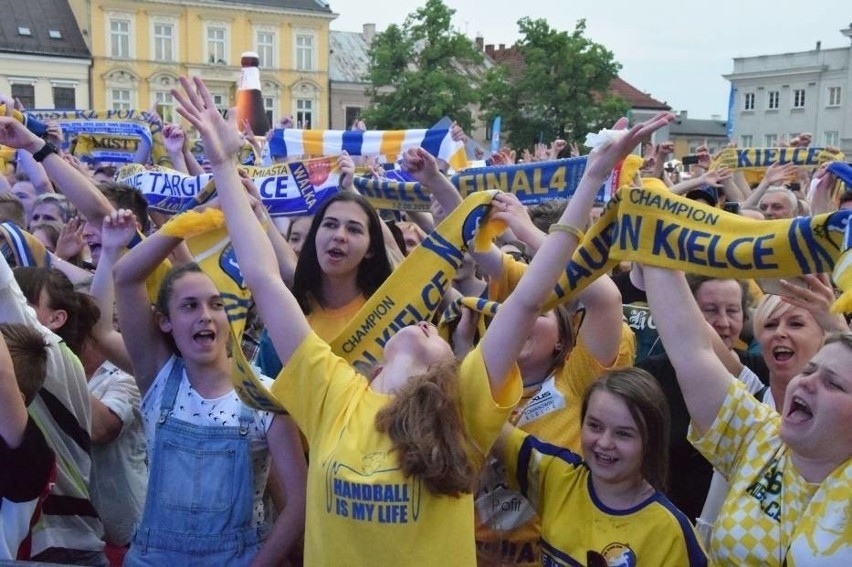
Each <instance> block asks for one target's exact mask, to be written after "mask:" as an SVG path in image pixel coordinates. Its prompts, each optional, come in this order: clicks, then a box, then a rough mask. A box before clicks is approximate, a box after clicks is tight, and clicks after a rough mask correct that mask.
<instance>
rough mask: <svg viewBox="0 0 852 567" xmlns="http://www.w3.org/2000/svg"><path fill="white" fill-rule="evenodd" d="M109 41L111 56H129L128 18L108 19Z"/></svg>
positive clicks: (124, 57) (120, 57) (127, 57)
mask: <svg viewBox="0 0 852 567" xmlns="http://www.w3.org/2000/svg"><path fill="white" fill-rule="evenodd" d="M109 42H110V55H111V56H112V57H114V58H116V59H129V58H130V20H110V21H109Z"/></svg>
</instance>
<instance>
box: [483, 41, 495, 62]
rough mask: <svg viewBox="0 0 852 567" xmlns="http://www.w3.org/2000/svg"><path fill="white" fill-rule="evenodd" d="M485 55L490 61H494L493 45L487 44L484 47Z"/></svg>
mask: <svg viewBox="0 0 852 567" xmlns="http://www.w3.org/2000/svg"><path fill="white" fill-rule="evenodd" d="M485 54H486V55H487V56H488V57H490V58H491V59H494V44H493V43H489V44H488V45H486V46H485Z"/></svg>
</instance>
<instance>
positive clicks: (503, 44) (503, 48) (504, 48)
mask: <svg viewBox="0 0 852 567" xmlns="http://www.w3.org/2000/svg"><path fill="white" fill-rule="evenodd" d="M500 51H506V44H505V43H501V44H500Z"/></svg>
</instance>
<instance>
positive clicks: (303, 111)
mask: <svg viewBox="0 0 852 567" xmlns="http://www.w3.org/2000/svg"><path fill="white" fill-rule="evenodd" d="M313 123H314V101H313V100H310V99H307V98H297V99H296V128H301V129H302V130H310V129H311V126H312V125H313Z"/></svg>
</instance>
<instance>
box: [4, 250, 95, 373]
mask: <svg viewBox="0 0 852 567" xmlns="http://www.w3.org/2000/svg"><path fill="white" fill-rule="evenodd" d="M14 273H15V279H16V280H17V281H18V285H19V286H21V291H22V292H23V294H24V296H25V297H26V298H27V301H28V302H29V303H30V304H32V305H38V301H39V296H40V295H41V292H42V290H44V291H45V292H46V293H47V297H48V301H49V303H50V305H49V307H50V308H51V309H62V310H64V311H65V313H66V315H67V319H66V321H65V324H64V325H62V327H60V328H59V329H56V330H55V331H54V332H55V333H56V334H57V335H59V336H60V337H62V340H64V341H65V343H66V344H67V345H68V348H70V349H71V351H72V352H73V353H74V354H76V355H77V356H80V353H81V352H82V348H83V342H84V341H85V340H86V339H87V338H89V337H90V336H91V334H92V328H93V327H94V326H95V323H97V322H98V319H99V318H100V316H101V310H100V309H99V308H98V304H97V303H96V302H95V300H94V299H93V298H92V297H91V296H90V295H88V294H85V293H80V292H79V291H75V290H74V285H73V284H72V283H71V281H70V280H69V279H68V277H67V276H66V275H65V274H63V273H62V272H60V271H59V270H57V269H56V268H36V267H32V266H26V267H18V268H15V270H14Z"/></svg>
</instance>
